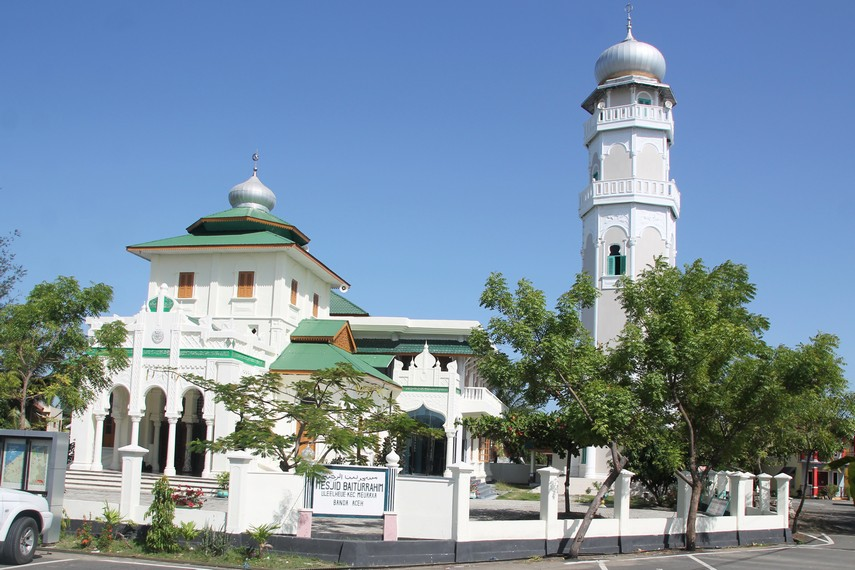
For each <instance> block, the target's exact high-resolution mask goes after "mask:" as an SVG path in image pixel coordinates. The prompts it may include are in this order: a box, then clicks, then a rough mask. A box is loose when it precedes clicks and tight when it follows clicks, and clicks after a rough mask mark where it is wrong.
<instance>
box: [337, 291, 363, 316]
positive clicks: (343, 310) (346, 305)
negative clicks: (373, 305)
mask: <svg viewBox="0 0 855 570" xmlns="http://www.w3.org/2000/svg"><path fill="white" fill-rule="evenodd" d="M330 315H331V316H333V317H367V316H369V315H368V311H366V310H365V309H363V308H362V307H360V306H358V305H357V304H356V303H352V302H351V301H350V300H348V299H345V298H344V297H343V296H341V295H339V294H338V293H336V292H335V291H330Z"/></svg>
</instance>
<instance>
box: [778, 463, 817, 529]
mask: <svg viewBox="0 0 855 570" xmlns="http://www.w3.org/2000/svg"><path fill="white" fill-rule="evenodd" d="M811 457H813V451H811V452H810V453H809V454H808V455H807V458H806V459H805V473H804V476H803V477H802V499H801V500H800V501H799V508H797V509H796V514H795V515H793V534H796V533H797V532H799V515H800V514H802V507H803V506H805V496H806V495H807V480H808V472H809V471H810V458H811ZM813 484H814V485H816V481H814V482H813ZM788 498H789V497H785V500H786V499H788ZM780 501H781V498H780V497H778V502H779V503H780Z"/></svg>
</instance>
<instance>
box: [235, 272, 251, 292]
mask: <svg viewBox="0 0 855 570" xmlns="http://www.w3.org/2000/svg"><path fill="white" fill-rule="evenodd" d="M254 295H255V272H254V271H240V272H238V294H237V296H238V297H243V298H249V297H253V296H254Z"/></svg>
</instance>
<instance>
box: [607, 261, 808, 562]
mask: <svg viewBox="0 0 855 570" xmlns="http://www.w3.org/2000/svg"><path fill="white" fill-rule="evenodd" d="M619 295H620V298H621V302H622V304H623V308H624V310H625V312H626V315H627V324H626V327H625V328H624V331H623V332H622V334H621V336H620V337H619V339H618V344H617V346H616V347H615V349H614V351H613V357H614V358H615V359H618V360H622V361H623V362H625V363H627V366H626V370H627V371H629V373H630V374H632V375H633V376H634V377H636V378H637V379H638V381H639V382H640V383H643V384H645V385H646V386H647V389H648V390H650V391H652V392H655V393H660V394H662V395H663V398H662V403H663V404H664V405H663V406H662V407H661V408H660V409H659V411H658V413H659V415H660V416H661V425H665V426H671V427H672V428H673V431H674V433H676V434H678V435H679V437H680V442H681V447H682V452H681V455H682V463H683V466H684V468H685V469H687V471H688V476H685V475H682V474H679V475H680V476H681V477H683V478H684V480H686V482H687V483H688V484H689V485H690V487H691V490H692V494H691V501H690V503H689V512H688V520H687V523H686V547H687V549H689V550H694V549H695V545H696V520H697V512H698V503H699V500H700V496H701V492H702V490H703V488H704V483H705V481H706V478H707V475H708V473H709V471H710V469H714V468H721V467H727V468H733V467H740V466H743V467H744V466H747V465H748V466H754V465H756V464H757V462H758V461H759V460H760V459H761V458H762V456H763V455H765V454H768V453H769V452H770V450H772V449H774V448H775V446H776V445H780V442H781V441H782V439H781V438H782V434H783V433H784V432H785V431H786V430H785V428H784V426H785V424H786V423H787V413H786V408H787V405H786V404H787V403H788V402H791V401H792V399H788V397H787V392H788V390H792V389H794V388H795V387H796V386H795V385H794V382H790V383H789V384H788V383H787V382H785V381H784V377H785V376H786V374H785V370H786V368H787V367H786V366H785V363H784V359H785V356H788V355H789V353H786V351H785V350H784V349H779V350H778V351H775V350H772V349H770V348H769V347H768V346H767V345H766V344H765V342H763V340H762V335H763V333H764V332H765V331H766V329H767V328H768V321H767V320H766V319H765V318H764V317H762V316H760V315H757V314H754V313H752V312H751V311H750V310H749V309H748V305H749V303H750V302H751V301H752V300H753V299H754V296H755V287H754V285H753V284H751V283H750V282H749V281H748V272H747V270H746V268H745V266H743V265H738V264H734V263H732V262H725V263H723V264H722V265H719V266H718V267H715V268H713V269H711V270H708V269H707V268H706V267H705V266H704V264H703V262H702V261H700V260H697V261H695V262H694V263H692V264H689V265H686V266H685V268H684V269H683V270H682V271H681V270H680V269H678V268H676V267H671V266H669V265H668V264H667V263H665V262H664V261H662V260H661V259H660V260H657V262H656V264H655V266H654V267H652V268H650V269H648V270H646V271H644V272H643V273H642V274H641V275H640V276H639V278H638V279H636V280H630V279H623V280H622V283H621V290H620V293H619ZM799 374H801V373H795V372H793V374H791V375H792V376H799ZM809 378H811V376H810V375H807V376H804V377H802V380H801V382H802V383H805V382H808V383H810V382H812V381H813V380H809ZM794 417H796V416H793V415H790V416H789V418H790V419H792V418H794Z"/></svg>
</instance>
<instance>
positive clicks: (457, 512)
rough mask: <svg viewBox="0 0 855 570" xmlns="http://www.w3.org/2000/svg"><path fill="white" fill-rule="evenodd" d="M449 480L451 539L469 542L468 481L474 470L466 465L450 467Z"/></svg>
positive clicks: (459, 464) (460, 464)
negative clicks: (450, 485) (450, 486)
mask: <svg viewBox="0 0 855 570" xmlns="http://www.w3.org/2000/svg"><path fill="white" fill-rule="evenodd" d="M449 469H450V470H451V480H452V487H453V488H452V493H454V495H453V497H452V501H451V509H452V511H451V538H452V539H453V540H456V541H458V542H459V541H465V540H469V481H470V479H471V478H472V473H473V472H474V471H475V468H474V467H472V466H471V465H469V464H468V463H457V464H455V465H452V466H451V467H450V468H449Z"/></svg>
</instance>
